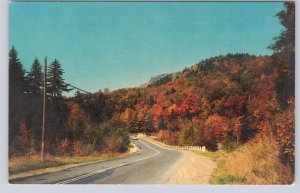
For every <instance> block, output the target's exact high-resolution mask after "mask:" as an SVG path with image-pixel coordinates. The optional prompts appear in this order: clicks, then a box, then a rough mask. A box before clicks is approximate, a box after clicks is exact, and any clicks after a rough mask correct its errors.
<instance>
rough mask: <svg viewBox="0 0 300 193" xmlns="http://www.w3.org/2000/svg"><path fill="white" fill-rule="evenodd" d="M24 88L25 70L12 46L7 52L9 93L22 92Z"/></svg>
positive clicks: (12, 95)
mask: <svg viewBox="0 0 300 193" xmlns="http://www.w3.org/2000/svg"><path fill="white" fill-rule="evenodd" d="M25 90H26V81H25V70H24V68H23V65H22V63H21V62H20V60H19V58H18V52H17V50H16V49H15V47H12V48H11V50H10V52H9V95H10V97H14V96H16V95H20V94H24V93H25Z"/></svg>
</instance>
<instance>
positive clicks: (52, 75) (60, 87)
mask: <svg viewBox="0 0 300 193" xmlns="http://www.w3.org/2000/svg"><path fill="white" fill-rule="evenodd" d="M63 74H64V71H63V69H62V68H61V64H60V63H59V61H58V60H57V59H55V60H54V61H53V62H52V63H51V64H50V66H49V68H48V76H47V90H48V93H49V94H50V96H51V98H60V97H62V93H63V92H69V91H71V90H72V89H68V85H67V84H66V83H65V80H64V78H63Z"/></svg>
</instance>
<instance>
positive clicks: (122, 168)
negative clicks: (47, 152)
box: [11, 138, 184, 184]
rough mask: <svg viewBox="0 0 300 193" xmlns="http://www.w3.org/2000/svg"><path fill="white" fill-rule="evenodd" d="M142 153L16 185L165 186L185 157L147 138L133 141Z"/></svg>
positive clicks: (36, 178)
mask: <svg viewBox="0 0 300 193" xmlns="http://www.w3.org/2000/svg"><path fill="white" fill-rule="evenodd" d="M133 143H135V144H136V145H137V146H138V147H139V148H140V150H141V151H140V152H139V153H137V154H134V155H130V156H128V157H125V158H120V159H114V160H108V161H102V162H97V163H92V164H87V165H83V166H78V167H73V168H69V169H65V170H61V171H59V172H55V173H50V174H43V175H38V176H32V177H28V178H23V179H21V180H16V181H14V182H11V183H14V184H165V183H167V182H168V181H169V179H170V177H171V176H172V173H173V172H175V171H176V169H177V168H178V166H179V165H180V164H181V163H182V162H181V161H182V160H183V158H184V153H182V152H180V151H174V150H169V149H165V148H163V147H160V146H158V145H157V144H155V143H153V142H151V141H148V140H147V139H144V138H139V139H138V140H133Z"/></svg>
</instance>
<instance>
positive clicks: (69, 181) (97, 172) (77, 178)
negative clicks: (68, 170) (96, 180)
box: [56, 141, 160, 184]
mask: <svg viewBox="0 0 300 193" xmlns="http://www.w3.org/2000/svg"><path fill="white" fill-rule="evenodd" d="M140 142H141V143H142V144H144V145H145V146H146V147H148V148H150V149H152V150H153V151H155V154H153V155H151V156H148V157H144V158H141V159H137V160H134V161H132V162H129V163H121V164H118V165H115V166H111V167H107V168H104V169H101V170H98V171H95V172H92V173H89V174H84V175H81V176H78V177H75V178H71V179H69V180H64V181H61V182H58V183H56V184H69V183H71V182H74V181H77V180H80V179H83V178H87V177H90V176H93V175H96V174H100V173H102V172H106V171H109V170H112V169H115V168H119V167H122V166H125V165H128V164H130V163H135V162H139V161H143V160H145V159H149V158H152V157H155V156H157V155H159V154H160V151H159V150H157V149H154V148H153V147H151V146H149V145H147V144H146V143H144V142H142V141H140Z"/></svg>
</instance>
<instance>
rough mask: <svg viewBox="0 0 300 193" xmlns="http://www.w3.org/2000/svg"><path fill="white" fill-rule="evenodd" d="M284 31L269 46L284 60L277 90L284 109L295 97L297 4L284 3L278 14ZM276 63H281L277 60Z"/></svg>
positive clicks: (280, 64) (279, 73) (280, 69)
mask: <svg viewBox="0 0 300 193" xmlns="http://www.w3.org/2000/svg"><path fill="white" fill-rule="evenodd" d="M277 17H278V18H279V20H280V23H281V24H282V26H283V27H284V31H282V32H281V34H280V35H279V36H277V37H275V38H274V40H275V42H274V43H273V44H272V45H270V46H269V48H270V49H272V50H273V51H274V53H275V56H278V57H281V58H284V60H286V61H284V62H283V61H282V60H281V61H282V62H280V63H279V65H278V78H277V80H276V90H277V93H278V100H279V101H280V103H281V105H282V107H285V106H287V100H288V99H289V98H291V97H295V3H294V2H284V9H283V10H282V11H280V12H279V13H277ZM275 60H276V61H279V60H278V59H276V58H275Z"/></svg>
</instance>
